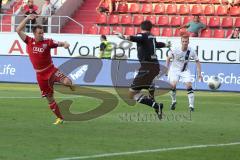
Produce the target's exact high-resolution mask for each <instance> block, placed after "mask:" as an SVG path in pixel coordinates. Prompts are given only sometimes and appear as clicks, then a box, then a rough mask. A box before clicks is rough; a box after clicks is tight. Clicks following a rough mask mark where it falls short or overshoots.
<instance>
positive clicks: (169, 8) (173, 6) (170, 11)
mask: <svg viewBox="0 0 240 160" xmlns="http://www.w3.org/2000/svg"><path fill="white" fill-rule="evenodd" d="M166 13H167V14H176V13H177V5H176V4H168V6H167V11H166Z"/></svg>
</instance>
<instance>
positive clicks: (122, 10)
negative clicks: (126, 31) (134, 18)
mask: <svg viewBox="0 0 240 160" xmlns="http://www.w3.org/2000/svg"><path fill="white" fill-rule="evenodd" d="M117 12H119V13H127V12H128V5H127V3H120V4H118V7H117Z"/></svg>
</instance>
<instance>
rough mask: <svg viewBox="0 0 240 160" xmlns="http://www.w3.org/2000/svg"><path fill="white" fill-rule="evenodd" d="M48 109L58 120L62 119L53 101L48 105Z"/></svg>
mask: <svg viewBox="0 0 240 160" xmlns="http://www.w3.org/2000/svg"><path fill="white" fill-rule="evenodd" d="M49 107H50V109H51V110H52V111H53V113H54V114H55V115H56V116H57V117H58V118H61V119H63V117H62V115H61V113H60V110H59V108H58V105H57V103H56V102H55V101H53V102H52V103H51V104H49Z"/></svg>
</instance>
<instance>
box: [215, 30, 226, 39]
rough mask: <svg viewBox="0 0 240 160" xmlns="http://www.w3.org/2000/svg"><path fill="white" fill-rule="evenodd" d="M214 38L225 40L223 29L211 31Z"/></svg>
mask: <svg viewBox="0 0 240 160" xmlns="http://www.w3.org/2000/svg"><path fill="white" fill-rule="evenodd" d="M213 37H214V38H225V31H224V30H223V29H215V30H214V31H213Z"/></svg>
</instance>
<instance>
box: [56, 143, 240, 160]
mask: <svg viewBox="0 0 240 160" xmlns="http://www.w3.org/2000/svg"><path fill="white" fill-rule="evenodd" d="M234 145H240V142H234V143H223V144H205V145H194V146H183V147H172V148H159V149H151V150H139V151H132V152H116V153H104V154H96V155H89V156H79V157H69V158H57V159H54V160H81V159H91V158H103V157H115V156H125V155H133V154H141V153H154V152H164V151H175V150H186V149H194V148H207V147H222V146H234Z"/></svg>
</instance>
